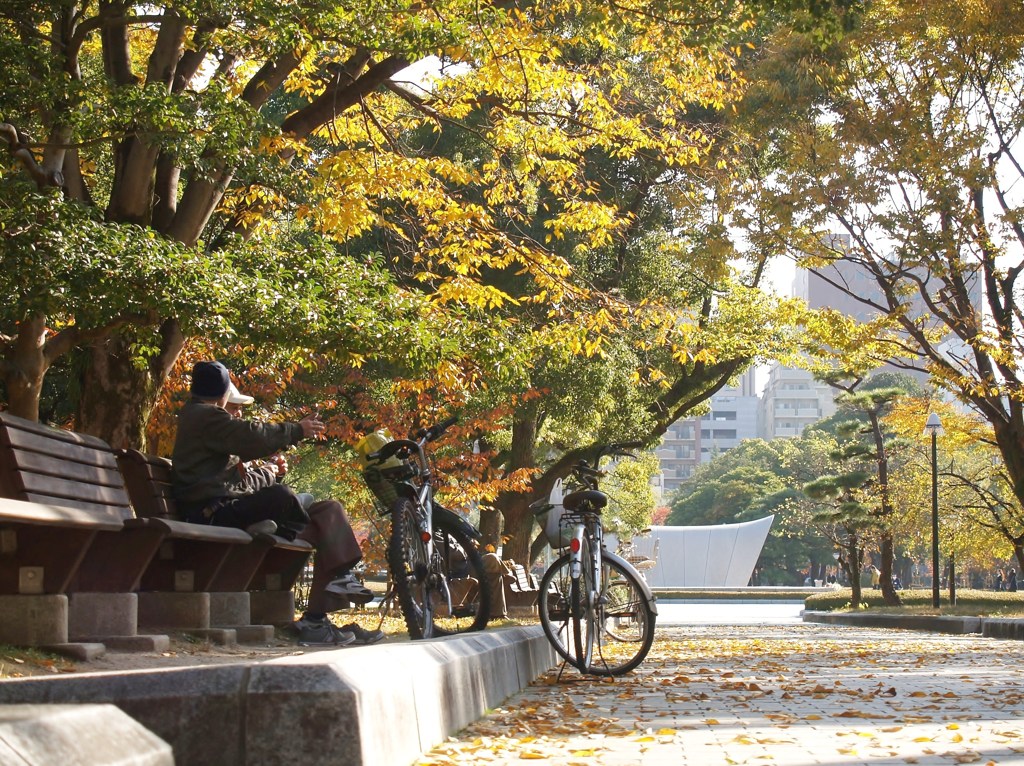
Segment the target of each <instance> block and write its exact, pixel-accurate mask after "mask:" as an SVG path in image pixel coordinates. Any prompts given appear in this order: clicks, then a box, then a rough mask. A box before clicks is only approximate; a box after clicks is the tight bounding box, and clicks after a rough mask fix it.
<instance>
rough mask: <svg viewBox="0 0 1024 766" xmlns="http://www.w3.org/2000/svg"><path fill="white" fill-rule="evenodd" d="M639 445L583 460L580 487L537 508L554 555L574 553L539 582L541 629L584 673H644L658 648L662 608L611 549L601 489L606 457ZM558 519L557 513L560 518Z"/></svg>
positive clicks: (610, 448)
mask: <svg viewBox="0 0 1024 766" xmlns="http://www.w3.org/2000/svg"><path fill="white" fill-rule="evenodd" d="M629 446H635V445H625V444H618V445H616V444H612V445H609V446H607V447H604V448H603V449H601V450H600V451H599V453H598V456H597V458H596V459H595V460H594V467H591V466H590V465H588V464H587V463H586V461H581V462H580V463H579V464H577V465H576V466H574V467H573V469H572V474H573V476H574V477H575V479H576V481H577V483H578V484H579V485H580V488H579V489H577V490H576V491H574V492H570V493H569V494H568V495H566V496H565V497H564V498H563V499H562V503H561V507H558V506H555V505H552V504H551V503H550V502H548V501H547V500H542V501H538V502H537V503H534V504H533V506H532V507H533V510H534V513H536V514H537V515H538V516H543V517H545V518H544V522H543V524H542V526H544V528H545V530H546V531H547V532H548V539H549V542H551V544H552V547H554V548H568V552H567V553H565V554H564V555H562V556H560V557H559V558H558V559H556V560H555V562H554V563H553V564H552V565H551V566H550V567H548V570H547V572H545V573H544V577H543V578H542V579H541V582H540V597H539V599H538V611H539V613H540V623H541V626H542V627H543V629H544V634H545V635H546V636H547V639H548V641H550V642H551V645H552V646H553V647H554V648H555V651H556V652H558V654H559V655H560V656H561V657H562V658H563V659H564V660H566V661H567V662H568V663H569V664H571V665H573V666H574V667H576V668H577V669H578V670H579V671H580V672H582V673H589V674H592V675H598V676H617V675H623V674H625V673H628V672H629V671H631V670H633V669H634V668H635V667H637V666H638V665H639V664H640V663H641V662H643V661H644V658H645V657H647V653H648V652H649V651H650V650H651V644H652V643H653V642H654V624H655V620H656V618H657V613H658V610H657V606H656V604H655V598H654V594H653V593H652V592H651V589H650V587H649V586H648V585H647V582H646V581H645V580H644V578H643V576H642V575H641V574H640V573H639V572H638V571H637V570H636V569H634V568H633V566H632V565H631V564H630V563H629V562H628V561H626V560H625V559H623V558H622V557H620V556H617V555H616V554H614V553H612V552H611V551H608V550H607V549H606V548H605V547H604V529H603V527H602V524H601V512H602V511H603V510H604V508H605V507H606V506H607V505H608V496H607V495H606V494H605V493H604V492H601V491H600V489H598V479H600V477H602V476H603V475H604V473H603V472H602V471H600V470H598V469H597V467H596V466H598V465H599V464H600V459H601V457H602V456H605V455H631V453H629V452H627V451H625V450H626V448H627V447H629ZM551 514H558V518H557V519H554V518H552V517H551Z"/></svg>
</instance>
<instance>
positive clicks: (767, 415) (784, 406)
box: [757, 364, 836, 440]
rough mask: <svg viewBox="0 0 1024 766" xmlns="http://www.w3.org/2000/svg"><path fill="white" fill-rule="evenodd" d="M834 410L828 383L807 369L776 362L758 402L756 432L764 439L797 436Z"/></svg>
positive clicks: (831, 392)
mask: <svg viewBox="0 0 1024 766" xmlns="http://www.w3.org/2000/svg"><path fill="white" fill-rule="evenodd" d="M835 411H836V405H835V393H834V391H833V390H832V387H831V386H829V385H828V384H827V383H821V382H819V381H817V380H815V379H814V376H812V375H811V373H809V372H808V371H807V370H799V369H796V368H794V367H784V366H783V365H781V364H776V365H774V366H773V367H772V368H771V370H770V371H769V373H768V384H767V385H766V386H765V387H764V393H763V394H762V396H761V399H760V401H759V403H758V411H757V421H758V423H757V433H758V436H760V438H762V439H767V440H771V439H779V438H788V437H797V436H800V435H801V434H802V433H803V432H804V429H805V428H807V426H809V425H811V424H812V423H816V422H817V421H819V420H821V419H822V418H827V417H829V416H830V415H834V414H835Z"/></svg>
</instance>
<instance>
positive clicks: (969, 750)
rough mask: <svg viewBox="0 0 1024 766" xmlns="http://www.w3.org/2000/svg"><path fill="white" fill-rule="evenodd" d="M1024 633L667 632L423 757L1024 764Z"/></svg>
mask: <svg viewBox="0 0 1024 766" xmlns="http://www.w3.org/2000/svg"><path fill="white" fill-rule="evenodd" d="M1022 666H1024V642H1020V641H998V640H993V639H986V638H981V637H980V636H947V635H938V634H930V633H911V632H905V631H892V630H878V629H865V628H845V627H841V626H825V625H789V626H735V627H728V626H714V627H707V628H700V627H692V626H691V627H681V628H671V627H670V628H663V629H659V630H658V634H657V640H656V642H655V646H654V649H653V650H652V652H651V655H650V656H649V657H648V659H647V661H646V662H645V663H644V664H643V665H641V667H640V668H638V669H637V670H636V671H634V672H633V673H632V674H630V675H629V676H625V677H623V678H619V679H613V680H601V679H593V678H583V677H581V676H580V675H579V673H577V672H576V671H575V670H572V669H565V670H563V671H562V673H561V676H560V677H559V673H558V670H557V669H556V670H555V671H552V672H549V673H548V674H546V675H545V676H542V677H541V678H540V679H538V680H537V681H536V682H535V683H534V684H532V685H531V686H530V687H528V688H527V689H526V690H524V691H523V692H521V693H520V694H517V695H515V696H514V697H512V698H510V699H508V700H507V701H506V702H505V704H504V706H503V707H501V708H500V709H497V710H494V711H493V712H492V713H491V714H490V715H488V716H487V717H486V718H484V719H482V720H480V721H478V722H477V723H475V724H474V725H472V726H470V727H468V728H467V729H465V730H463V731H462V732H460V733H459V735H458V736H456V737H453V738H451V739H450V740H449V741H448V742H447V743H445V744H443V745H441V746H440V747H438V748H436V749H434V750H433V751H431V752H430V753H427V754H425V755H424V756H423V758H422V759H421V760H420V761H419V762H418V763H419V764H421V765H422V766H425V765H426V764H453V763H459V764H462V763H493V764H506V763H513V762H516V763H518V762H520V761H522V760H541V761H545V762H547V763H550V764H560V765H569V764H595V765H597V766H627V765H631V764H641V763H642V764H644V766H661V765H662V764H664V765H665V766H668V765H669V764H673V765H677V764H684V765H687V766H688V765H689V764H702V765H703V764H708V765H710V764H763V765H766V766H768V765H776V766H856V765H857V764H906V763H910V764H918V765H919V766H933V765H934V766H939V765H942V766H949V764H966V763H978V764H1000V765H1003V764H1021V765H1022V766H1024V668H1022Z"/></svg>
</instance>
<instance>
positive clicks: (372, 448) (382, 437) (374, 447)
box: [353, 428, 403, 470]
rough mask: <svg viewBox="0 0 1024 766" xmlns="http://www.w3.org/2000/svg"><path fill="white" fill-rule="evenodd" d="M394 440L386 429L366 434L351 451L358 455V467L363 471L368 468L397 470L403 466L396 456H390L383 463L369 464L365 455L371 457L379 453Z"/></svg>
mask: <svg viewBox="0 0 1024 766" xmlns="http://www.w3.org/2000/svg"><path fill="white" fill-rule="evenodd" d="M394 440H395V438H394V437H393V436H392V435H391V432H390V431H389V430H388V429H386V428H380V429H378V430H376V431H371V432H370V433H368V434H366V436H364V437H363V438H362V439H360V440H359V441H357V442H356V443H355V446H354V447H353V449H354V450H355V451H356V454H357V455H359V467H360V468H363V469H364V470H365V469H366V468H368V467H369V466H371V465H372V466H373V467H374V468H382V469H383V468H398V467H400V466H402V465H403V463H402V461H401V460H400V459H399V458H398V457H397V456H396V455H392V456H391V457H389V458H388V459H387V460H385V461H384V462H383V463H376V462H373V463H371V461H370V460H368V459H367V455H372V454H373V453H374V452H379V451H380V450H381V448H383V447H384V445H385V444H387V443H388V442H392V441H394Z"/></svg>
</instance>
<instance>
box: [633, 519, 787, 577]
mask: <svg viewBox="0 0 1024 766" xmlns="http://www.w3.org/2000/svg"><path fill="white" fill-rule="evenodd" d="M774 520H775V516H765V517H764V518H763V519H757V520H756V521H745V522H743V523H740V524H715V525H713V526H706V527H651V533H650V534H649V535H644V536H643V537H634V538H633V553H634V554H635V555H636V556H638V557H646V558H648V559H653V560H654V565H653V566H651V567H649V568H646V567H645V570H646V571H644V576H645V577H646V578H647V582H648V584H649V585H650V586H651V587H652V588H742V587H744V586H746V585H747V583H749V582H750V575H751V574H752V573H753V571H754V566H755V565H756V564H757V558H758V556H760V555H761V549H762V548H763V547H764V541H765V540H766V539H767V538H768V530H769V529H771V526H772V522H773V521H774Z"/></svg>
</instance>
